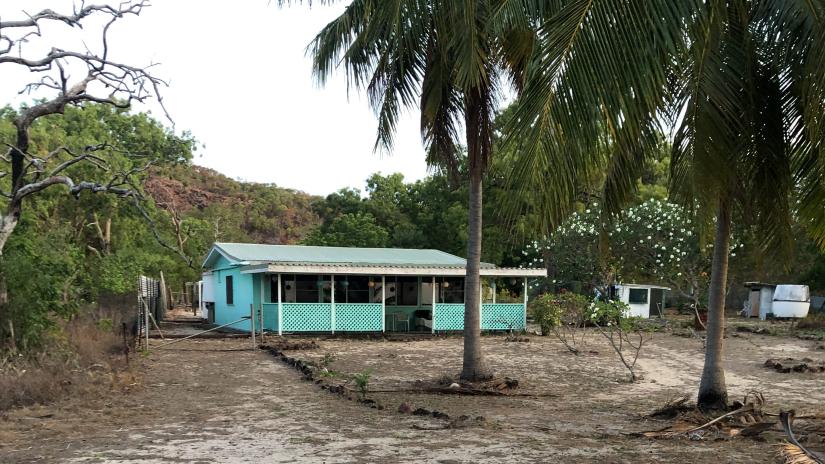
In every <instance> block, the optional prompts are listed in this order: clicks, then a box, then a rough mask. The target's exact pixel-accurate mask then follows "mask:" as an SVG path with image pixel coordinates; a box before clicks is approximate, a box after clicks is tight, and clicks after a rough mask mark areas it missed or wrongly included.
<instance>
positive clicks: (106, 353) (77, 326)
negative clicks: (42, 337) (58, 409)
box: [0, 317, 134, 411]
mask: <svg viewBox="0 0 825 464" xmlns="http://www.w3.org/2000/svg"><path fill="white" fill-rule="evenodd" d="M109 321H110V320H98V321H94V320H93V319H92V318H88V317H87V318H76V319H74V320H72V321H69V322H65V323H63V324H61V327H60V329H59V330H57V331H55V332H54V333H52V334H50V335H49V336H48V340H47V342H46V343H45V345H44V347H43V348H41V349H39V350H37V351H34V352H29V353H6V354H3V355H2V356H0V391H2V392H3V394H2V395H0V411H1V410H6V409H9V408H13V407H19V406H26V405H31V404H45V403H49V402H52V401H54V400H56V399H58V398H60V397H61V396H63V395H66V394H94V392H96V391H100V389H101V388H122V387H123V385H124V383H125V384H127V385H128V384H131V383H133V382H134V374H133V372H132V371H131V370H130V369H129V366H128V362H127V358H126V355H125V353H124V342H123V339H122V337H120V336H118V335H116V334H115V331H114V330H113V327H112V325H113V324H112V323H111V322H109Z"/></svg>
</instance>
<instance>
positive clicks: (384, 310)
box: [381, 276, 387, 332]
mask: <svg viewBox="0 0 825 464" xmlns="http://www.w3.org/2000/svg"><path fill="white" fill-rule="evenodd" d="M386 277H387V276H381V332H386V331H387V290H386V287H387V286H386V280H387V279H386Z"/></svg>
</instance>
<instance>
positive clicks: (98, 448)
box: [0, 334, 825, 464]
mask: <svg viewBox="0 0 825 464" xmlns="http://www.w3.org/2000/svg"><path fill="white" fill-rule="evenodd" d="M529 338H530V341H529V342H506V341H505V339H504V337H501V336H491V337H485V338H484V350H485V352H486V354H487V356H488V361H489V362H490V364H491V366H492V367H493V368H494V369H495V370H496V372H497V374H499V375H500V376H505V375H506V376H509V377H513V378H516V379H518V380H519V382H520V386H519V388H518V389H517V391H518V392H520V393H521V394H534V395H536V396H518V397H468V396H461V397H459V396H455V395H432V394H426V395H425V394H411V393H372V394H370V398H373V399H375V400H377V401H379V402H380V403H381V404H383V405H385V406H386V409H384V410H376V409H371V408H368V407H366V406H364V405H361V404H358V403H357V402H354V401H348V400H346V399H343V398H341V397H339V396H337V395H334V394H331V393H329V392H326V391H324V390H322V389H321V388H320V387H319V386H317V385H315V384H313V383H310V382H306V381H304V380H302V378H301V375H300V373H299V372H297V371H296V370H295V369H293V368H290V367H287V366H286V365H284V364H283V363H282V362H280V361H279V360H277V359H276V358H274V357H273V356H271V355H270V354H268V353H266V352H262V351H252V350H250V349H249V348H250V344H251V343H250V341H249V340H240V339H231V340H192V341H184V342H181V343H179V344H177V345H174V349H167V350H154V351H152V352H151V354H149V355H148V356H146V357H143V358H141V359H140V361H139V364H140V366H139V369H140V370H142V372H143V377H142V380H141V384H140V385H137V386H133V387H132V390H133V391H131V392H130V393H128V394H122V393H117V392H115V391H113V392H111V393H110V394H108V395H101V396H100V397H97V398H93V399H80V398H75V399H68V400H65V401H62V402H59V403H56V404H53V405H49V406H38V407H31V408H23V409H18V410H15V411H12V412H10V413H7V414H6V415H5V416H4V417H2V420H0V462H3V463H5V462H127V461H128V462H135V461H136V462H221V463H224V462H293V463H303V462H313V463H314V462H328V463H345V462H393V463H395V462H432V463H442V464H450V463H465V462H467V463H469V462H481V461H484V462H508V463H512V462H596V461H598V462H602V463H614V462H636V463H638V462H674V463H675V462H679V463H684V462H698V463H726V462H731V463H733V462H777V458H776V447H775V446H774V444H775V443H777V439H776V438H772V437H768V439H767V440H764V441H758V440H753V439H746V438H736V439H733V440H702V441H691V440H687V439H673V440H650V439H642V438H634V437H629V436H627V435H625V434H624V433H625V432H634V431H642V430H653V429H658V428H661V427H664V426H665V425H667V422H663V421H656V420H651V419H646V418H645V417H644V415H645V414H646V413H648V412H650V411H651V410H653V409H654V408H655V407H657V406H661V405H662V404H664V403H665V402H666V401H667V400H668V399H671V398H673V397H675V396H677V395H680V394H685V393H687V394H691V395H692V394H693V393H694V392H695V389H696V386H697V384H698V378H699V375H700V373H701V366H702V359H703V354H702V350H701V341H699V340H697V339H692V338H683V337H676V336H673V335H667V334H657V335H655V336H654V338H653V340H652V341H651V342H650V344H649V346H647V347H646V348H645V350H644V351H643V354H642V357H641V358H640V360H639V366H640V368H641V371H642V373H643V374H644V377H645V379H644V380H642V381H640V382H637V383H634V384H628V383H626V382H625V381H624V379H625V376H626V374H625V372H623V371H622V369H623V368H622V367H621V365H620V364H619V363H618V361H617V360H616V358H615V355H614V354H613V353H612V352H611V351H610V350H609V347H608V346H607V345H605V344H603V343H602V342H601V341H600V340H598V339H597V338H595V337H594V338H592V339H591V342H590V344H589V348H590V349H592V350H593V351H595V352H597V353H595V354H588V355H583V356H573V355H570V354H568V353H567V352H566V351H565V350H564V348H563V346H562V345H561V344H560V343H559V342H557V341H555V340H553V339H551V338H545V337H537V336H531V337H529ZM153 343H155V344H157V343H158V342H156V341H153ZM318 343H319V344H320V348H319V349H316V350H306V351H298V352H290V353H289V355H290V356H295V357H299V358H302V359H307V360H310V359H313V360H320V359H321V358H322V357H323V355H324V354H325V353H333V354H334V355H335V358H336V360H335V361H334V362H333V363H331V364H330V366H329V368H330V369H331V370H333V371H337V372H341V373H342V374H341V376H340V377H336V378H333V379H332V381H335V379H344V378H346V374H352V373H357V372H364V371H368V370H369V371H371V380H370V389H372V390H394V389H404V388H405V387H409V386H410V382H413V381H415V380H416V379H422V380H427V379H433V378H436V377H438V376H440V375H442V374H455V373H457V372H458V370H459V368H460V365H461V339H460V338H458V337H441V338H424V339H420V340H415V341H406V342H397V341H396V342H390V341H383V340H372V341H369V340H342V339H328V340H327V339H322V340H319V341H318ZM820 345H822V342H814V341H803V340H798V339H793V338H787V337H775V336H762V335H753V334H745V335H740V336H737V337H733V338H729V339H727V350H728V351H727V352H728V356H727V359H728V361H727V364H726V368H727V372H728V375H727V381H728V387H729V391H730V393H731V395H732V397H739V396H742V395H744V394H745V393H747V392H748V391H750V390H759V391H761V392H763V393H764V395H765V397H766V399H767V403H768V405H767V408H768V409H769V410H773V411H776V410H778V409H779V408H780V407H781V408H785V409H787V408H791V407H792V408H796V410H797V411H798V412H815V411H823V410H825V388H823V387H822V385H823V381H824V380H825V374H780V373H777V372H774V371H771V370H768V369H766V368H764V367H763V366H762V364H763V363H764V361H765V360H766V359H767V358H770V357H773V358H778V357H783V358H784V357H795V358H802V357H808V358H811V359H813V360H815V361H825V351H823V350H821V349H817V347H818V346H820ZM539 395H542V396H539ZM402 402H406V403H408V404H411V405H413V407H416V408H417V407H424V408H427V409H437V410H440V411H443V412H446V413H448V414H450V415H451V416H453V417H455V416H458V415H462V414H465V415H470V416H473V417H474V416H483V417H484V418H485V420H484V421H483V422H479V423H477V424H474V425H472V426H468V427H463V428H454V429H443V430H438V429H439V428H441V427H442V426H443V424H444V421H442V420H439V419H434V418H430V417H417V416H413V415H409V414H401V413H399V412H397V408H398V405H399V404H401V403H402ZM807 439H808V443H809V444H813V445H814V446H817V447H819V448H820V449H822V441H823V440H824V439H825V437H818V436H815V437H807Z"/></svg>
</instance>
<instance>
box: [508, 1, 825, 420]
mask: <svg viewBox="0 0 825 464" xmlns="http://www.w3.org/2000/svg"><path fill="white" fill-rule="evenodd" d="M554 7H555V8H556V9H555V10H554V12H553V13H551V14H550V15H549V16H548V19H547V21H546V22H545V23H544V25H543V27H542V29H541V33H540V34H539V41H538V42H537V45H536V49H537V56H538V57H539V58H538V63H535V64H534V65H533V66H532V67H531V69H532V72H531V74H530V75H529V77H528V79H527V81H526V85H525V90H524V92H523V93H522V95H521V98H520V102H519V108H518V109H517V111H516V114H517V117H516V118H514V123H513V125H512V127H511V128H510V129H509V130H508V133H509V134H511V135H518V136H519V137H520V140H521V141H525V140H526V142H527V143H526V144H525V145H524V149H523V150H522V158H521V161H520V162H519V164H518V166H517V167H516V171H515V173H516V176H515V178H516V179H519V181H520V182H521V185H522V187H523V188H525V189H534V190H536V191H538V192H539V193H540V194H542V195H543V196H544V197H545V201H543V202H539V204H541V205H544V208H545V213H546V214H545V217H547V218H548V220H550V221H552V220H557V219H558V218H560V217H562V216H563V215H564V214H565V213H566V211H567V210H569V207H570V204H571V198H572V197H573V195H572V194H573V193H575V188H576V179H577V178H580V177H581V176H582V175H583V174H586V173H587V172H588V171H589V170H592V169H606V171H607V181H606V184H605V192H604V195H605V202H604V204H605V207H606V212H607V213H613V212H617V211H618V209H619V207H620V206H621V204H622V203H623V202H624V201H625V200H627V199H628V198H629V195H630V194H632V192H633V190H634V187H635V184H636V179H638V177H639V174H640V171H639V169H640V168H641V166H642V165H643V162H644V160H645V157H646V156H647V155H648V154H650V153H653V152H654V151H653V150H652V149H651V147H652V144H653V143H654V142H655V140H654V137H653V136H654V134H655V131H656V130H657V129H659V128H660V127H661V126H665V128H672V129H674V132H673V134H674V143H673V151H672V169H671V194H672V196H673V197H674V198H676V199H679V200H681V201H682V202H683V203H684V204H686V205H687V206H689V207H690V208H692V209H693V211H695V213H696V214H697V215H698V216H699V217H700V218H703V219H705V221H704V223H705V224H708V225H709V226H712V227H713V228H714V229H715V238H714V249H713V266H712V275H711V282H710V289H709V300H708V312H709V315H708V326H707V328H708V340H707V349H706V354H705V364H704V370H703V373H702V379H701V382H700V386H699V394H698V403H699V405H700V407H703V408H706V409H716V408H724V407H726V406H727V389H726V385H725V375H724V370H723V368H722V360H723V333H724V321H725V319H724V302H725V301H724V300H725V287H726V278H727V269H728V254H729V245H730V235H731V225H732V222H733V220H734V217H738V218H740V219H742V220H744V221H748V225H751V226H754V227H756V228H757V229H758V230H759V231H760V233H759V236H760V237H762V246H763V247H764V248H765V249H766V250H784V249H788V248H789V247H788V245H789V244H790V243H791V238H790V225H791V223H792V222H793V221H794V220H799V221H801V222H802V223H803V224H805V225H806V226H807V229H808V231H809V232H810V234H811V235H812V236H813V237H814V238H815V239H816V240H817V241H818V243H819V244H820V245H823V246H825V208H822V204H825V152H823V146H824V145H823V142H825V138H823V135H825V133H823V129H825V123H824V122H823V118H822V108H823V104H825V98H823V97H825V22H823V21H825V3H824V2H823V1H822V0H811V1H779V0H705V1H699V0H683V1H679V2H673V1H671V0H616V1H598V0H591V1H584V0H582V1H572V0H571V1H560V2H555V5H554ZM604 153H606V154H607V155H606V156H605V155H600V154H604ZM571 158H572V160H571ZM551 167H552V168H553V169H555V170H556V171H560V172H562V173H563V175H561V176H560V175H556V176H550V177H547V176H546V172H547V170H548V169H549V168H551ZM737 215H738V216H737Z"/></svg>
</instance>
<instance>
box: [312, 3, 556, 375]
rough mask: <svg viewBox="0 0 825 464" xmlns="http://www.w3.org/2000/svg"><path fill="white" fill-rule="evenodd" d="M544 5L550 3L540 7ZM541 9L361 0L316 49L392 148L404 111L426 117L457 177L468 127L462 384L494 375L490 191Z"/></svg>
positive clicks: (431, 160) (431, 138) (322, 71)
mask: <svg viewBox="0 0 825 464" xmlns="http://www.w3.org/2000/svg"><path fill="white" fill-rule="evenodd" d="M539 3H540V2H539ZM540 12H541V9H540V7H539V6H536V5H533V2H529V1H524V2H521V1H518V2H515V1H506V0H462V1H458V0H432V1H424V0H393V1H390V0H354V1H353V2H352V3H351V4H350V5H349V6H348V7H347V8H346V11H345V12H344V13H343V14H341V15H340V16H339V17H338V18H336V19H335V20H333V21H332V22H330V23H329V24H328V25H326V26H325V27H324V28H323V29H322V30H321V31H320V32H319V33H318V35H317V36H316V37H315V39H314V40H313V42H312V43H311V45H310V48H309V50H310V52H311V54H312V56H313V73H314V75H315V76H316V77H317V78H318V79H319V81H320V82H321V83H322V84H323V83H324V81H325V80H326V78H327V77H328V76H329V75H330V74H331V73H332V72H333V70H334V69H335V68H336V67H338V65H339V64H340V65H341V66H342V67H343V68H344V69H345V70H346V74H347V78H348V83H349V85H350V86H354V87H355V88H357V89H358V90H365V91H366V93H367V96H368V97H369V101H370V104H371V105H372V106H373V108H374V110H375V112H376V114H377V116H378V137H377V140H376V144H375V146H376V149H378V148H386V149H389V148H391V147H392V144H393V136H394V133H395V129H396V123H397V121H398V114H399V111H401V110H402V109H404V108H415V107H416V105H417V106H418V107H419V108H420V111H421V134H422V139H423V142H424V145H425V148H426V150H427V162H428V164H429V165H431V166H438V167H441V168H444V169H446V170H447V171H449V172H452V173H457V172H458V166H459V162H460V150H459V145H460V144H461V143H462V136H461V129H462V128H463V131H464V137H463V139H464V141H465V142H466V147H467V159H468V165H469V187H470V188H469V218H468V221H469V230H468V244H467V274H466V279H465V284H464V287H465V288H464V294H465V303H466V305H465V307H466V308H467V310H466V311H465V314H464V363H463V368H462V372H461V377H462V378H463V379H467V380H480V379H485V378H489V377H491V376H492V372H491V371H490V369H489V368H488V366H487V365H486V363H485V362H484V358H483V355H482V351H481V320H480V312H479V308H480V303H481V302H480V285H481V280H480V277H479V268H480V259H481V221H482V218H481V205H482V194H481V185H482V179H483V177H484V174H485V172H486V170H487V167H488V166H489V163H490V158H491V144H492V138H493V118H494V116H495V111H496V109H497V107H498V103H499V98H500V90H501V88H502V86H505V85H508V84H509V85H512V86H514V87H515V88H516V89H519V88H520V87H521V84H522V82H523V79H524V76H525V72H526V68H527V64H528V63H529V62H530V57H531V54H532V51H533V48H532V44H533V42H534V40H535V30H534V29H533V27H532V25H533V24H535V18H536V17H538V16H539V14H540Z"/></svg>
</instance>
